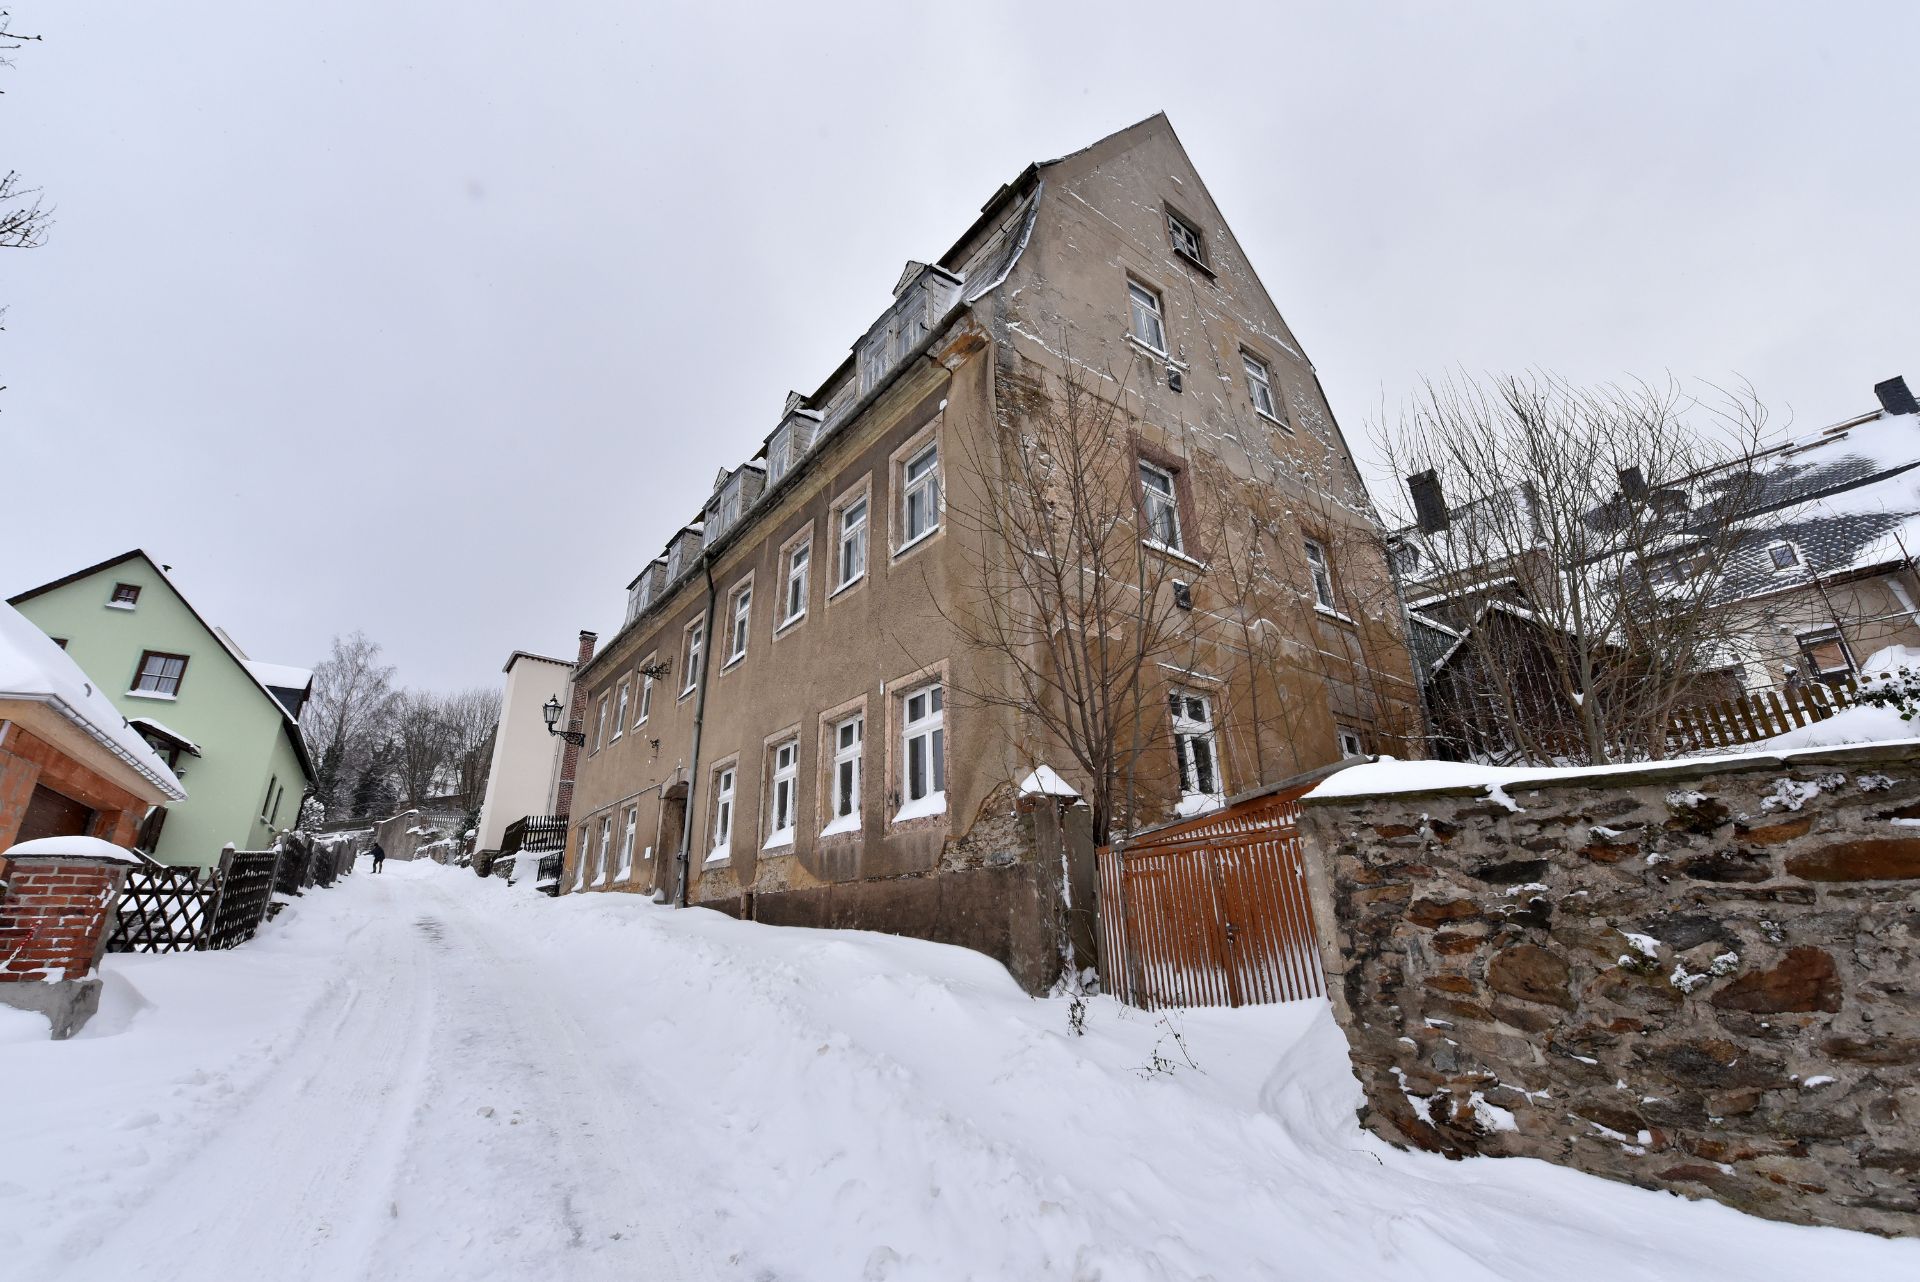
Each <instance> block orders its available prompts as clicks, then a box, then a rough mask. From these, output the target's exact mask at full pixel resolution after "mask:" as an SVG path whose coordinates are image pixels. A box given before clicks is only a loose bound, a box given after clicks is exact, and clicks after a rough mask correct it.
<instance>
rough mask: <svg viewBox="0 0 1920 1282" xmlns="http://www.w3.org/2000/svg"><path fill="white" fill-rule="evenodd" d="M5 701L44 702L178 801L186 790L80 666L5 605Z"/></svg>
mask: <svg viewBox="0 0 1920 1282" xmlns="http://www.w3.org/2000/svg"><path fill="white" fill-rule="evenodd" d="M0 699H22V700H27V701H29V702H35V703H44V704H47V705H48V706H49V707H51V708H52V709H53V710H54V711H55V712H58V713H59V714H60V715H61V716H63V717H65V718H66V719H67V720H69V721H71V722H73V723H74V724H75V725H76V726H78V727H80V729H82V730H84V731H86V733H87V734H88V735H89V736H90V737H91V738H92V739H93V740H94V741H95V742H97V743H99V744H100V745H101V746H102V747H104V748H106V749H107V751H109V752H111V753H112V754H113V755H114V756H116V757H118V758H120V760H122V761H124V762H126V763H127V765H129V766H131V767H132V768H133V769H134V770H135V771H136V772H138V773H139V774H140V775H141V776H142V777H143V778H145V779H147V780H148V781H150V782H151V783H152V784H153V785H154V786H155V787H156V788H158V789H159V790H160V791H161V792H162V793H163V794H164V795H165V796H166V797H168V798H169V799H170V800H173V801H184V800H186V796H187V790H186V789H185V788H183V787H181V786H180V780H179V779H177V778H176V777H175V776H174V773H173V771H171V770H169V769H167V763H166V762H164V761H162V760H161V759H160V754H159V753H157V752H155V751H154V750H153V747H152V745H151V744H149V743H148V742H147V741H146V740H145V739H143V738H141V737H140V732H139V731H138V730H136V729H134V727H133V726H131V725H130V724H128V722H127V719H126V718H125V717H123V716H121V715H120V709H118V708H116V707H114V706H113V701H112V700H110V699H108V698H107V696H106V695H104V694H102V693H101V692H100V688H99V687H98V686H96V685H94V684H93V682H92V681H90V680H88V679H87V674H86V673H84V672H82V671H81V670H80V665H79V664H77V663H75V662H74V661H73V660H72V659H71V658H69V657H67V652H66V651H65V650H62V649H61V648H60V647H59V646H58V645H56V644H55V643H54V640H53V638H52V637H50V636H48V635H47V634H46V633H44V632H42V631H41V630H40V629H39V628H36V627H34V626H33V624H32V623H31V622H30V621H29V620H28V619H27V616H26V615H24V614H22V613H20V611H18V610H16V609H14V608H13V606H11V605H0Z"/></svg>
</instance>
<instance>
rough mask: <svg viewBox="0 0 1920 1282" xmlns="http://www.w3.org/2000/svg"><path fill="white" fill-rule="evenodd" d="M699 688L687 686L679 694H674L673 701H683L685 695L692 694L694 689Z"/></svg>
mask: <svg viewBox="0 0 1920 1282" xmlns="http://www.w3.org/2000/svg"><path fill="white" fill-rule="evenodd" d="M699 688H700V687H699V686H688V687H687V688H686V689H684V690H682V691H681V692H680V693H679V694H676V695H674V696H673V701H674V702H675V703H685V702H686V699H687V696H688V695H690V694H692V693H693V692H694V691H695V690H698V689H699Z"/></svg>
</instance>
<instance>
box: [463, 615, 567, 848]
mask: <svg viewBox="0 0 1920 1282" xmlns="http://www.w3.org/2000/svg"><path fill="white" fill-rule="evenodd" d="M502 670H503V671H504V672H505V673H506V674H507V684H506V690H505V691H504V693H503V694H502V695H501V698H500V725H499V728H498V729H497V730H495V731H494V736H493V764H492V766H491V767H490V768H489V770H488V772H487V791H486V796H485V798H484V799H483V800H482V801H481V803H480V826H479V827H478V828H477V829H475V836H474V843H473V850H474V853H475V854H476V855H484V854H492V853H495V852H498V851H499V849H500V847H501V842H502V841H503V840H504V839H505V837H506V832H507V826H508V825H509V824H511V823H514V822H515V821H516V820H520V819H524V818H527V817H529V816H545V815H551V814H554V813H556V811H555V804H556V801H557V798H558V793H559V788H560V779H561V773H562V768H563V766H564V764H565V755H566V754H565V751H564V749H565V746H566V744H565V741H564V740H563V739H562V738H561V737H560V736H559V735H556V734H552V733H550V732H549V731H548V730H547V723H546V720H545V718H544V716H543V715H542V713H541V708H542V706H543V705H545V703H546V702H547V700H548V699H557V700H559V701H560V705H561V706H562V707H567V706H569V705H570V704H571V703H572V700H573V664H571V663H569V662H568V661H567V660H565V659H551V658H548V657H547V656H545V655H541V654H531V653H529V652H527V651H525V650H515V651H514V652H513V653H512V654H511V655H510V656H508V658H507V665H506V667H505V668H504V669H502Z"/></svg>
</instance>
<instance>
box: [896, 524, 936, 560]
mask: <svg viewBox="0 0 1920 1282" xmlns="http://www.w3.org/2000/svg"><path fill="white" fill-rule="evenodd" d="M938 533H940V527H939V526H938V525H934V526H930V527H929V528H927V529H925V530H922V531H921V532H920V533H918V534H916V535H914V536H913V537H912V538H910V539H908V540H907V541H906V542H905V543H902V544H901V545H900V546H899V547H897V548H895V549H894V550H893V559H894V560H896V561H898V560H899V559H900V558H901V557H903V556H905V555H906V554H907V553H909V552H911V551H913V550H914V549H915V548H917V547H919V546H920V545H921V544H922V543H925V542H926V541H927V540H928V539H930V538H932V537H933V536H934V535H936V534H938Z"/></svg>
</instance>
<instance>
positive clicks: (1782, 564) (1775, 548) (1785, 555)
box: [1767, 543, 1800, 572]
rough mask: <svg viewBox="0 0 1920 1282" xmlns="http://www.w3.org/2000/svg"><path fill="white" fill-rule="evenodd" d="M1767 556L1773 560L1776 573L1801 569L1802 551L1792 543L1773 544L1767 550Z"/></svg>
mask: <svg viewBox="0 0 1920 1282" xmlns="http://www.w3.org/2000/svg"><path fill="white" fill-rule="evenodd" d="M1767 556H1768V557H1769V558H1770V559H1771V560H1772V562H1773V568H1774V570H1775V571H1776V572H1785V571H1787V570H1797V569H1799V568H1800V549H1799V548H1797V547H1795V546H1793V544H1791V543H1775V544H1773V545H1772V546H1771V547H1769V548H1768V549H1767Z"/></svg>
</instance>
